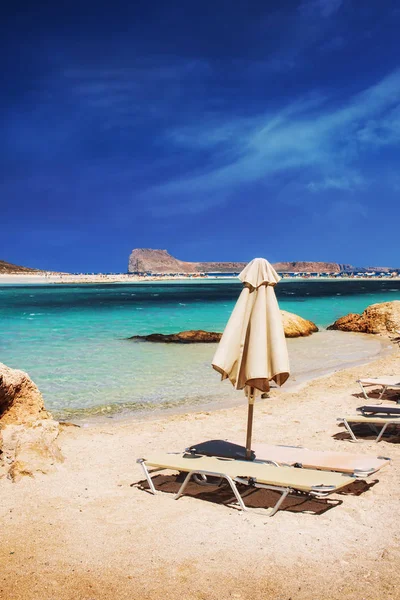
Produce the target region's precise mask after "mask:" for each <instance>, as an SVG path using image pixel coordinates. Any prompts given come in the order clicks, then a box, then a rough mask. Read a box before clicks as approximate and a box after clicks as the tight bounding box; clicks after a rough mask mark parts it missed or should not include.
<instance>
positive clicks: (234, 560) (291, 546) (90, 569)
mask: <svg viewBox="0 0 400 600" xmlns="http://www.w3.org/2000/svg"><path fill="white" fill-rule="evenodd" d="M399 360H400V352H399V351H398V350H397V351H394V352H392V353H391V354H390V355H389V356H385V357H383V358H379V359H378V360H375V361H373V362H370V363H368V364H367V365H363V366H358V367H352V368H349V369H345V370H342V371H338V372H336V373H334V374H332V375H326V376H324V377H321V378H319V379H316V380H313V381H310V382H308V383H307V384H305V385H304V386H303V387H302V388H301V390H299V391H293V390H292V391H287V392H284V393H280V394H277V393H276V392H273V393H272V394H271V397H270V398H269V399H266V400H257V402H256V406H255V422H254V442H255V443H260V442H261V443H273V444H287V445H292V446H294V445H302V446H306V447H309V448H312V449H320V450H336V451H343V452H350V453H351V452H353V453H354V452H357V453H361V454H363V455H365V456H367V455H372V456H376V455H383V456H389V457H391V458H392V464H391V466H390V467H386V468H385V469H383V470H382V471H380V472H379V473H378V474H377V475H376V476H373V477H371V478H370V479H371V480H370V481H369V482H368V483H366V484H363V483H362V482H356V483H355V484H354V486H355V487H354V489H353V491H352V492H348V493H346V492H345V491H344V492H343V493H341V494H339V495H335V496H333V497H332V500H318V501H312V502H310V501H304V499H299V500H296V499H292V500H290V501H289V500H287V501H285V504H284V505H283V506H282V510H280V511H279V512H278V513H277V515H275V516H274V517H273V518H267V517H265V515H264V514H263V512H262V509H261V508H256V509H253V511H248V512H246V513H241V512H240V511H238V510H236V509H235V508H232V507H227V506H226V505H224V504H223V501H222V500H220V499H219V496H218V495H217V496H216V497H214V495H213V494H209V493H207V492H205V493H203V494H202V497H200V498H199V497H195V496H193V495H192V492H190V493H189V494H188V495H186V496H184V497H183V498H181V499H180V500H179V501H178V502H176V501H174V499H173V496H172V495H171V493H166V492H165V491H164V492H160V493H159V494H158V495H157V496H152V495H151V494H148V493H146V492H145V491H143V490H142V489H140V486H139V487H138V486H137V482H138V481H140V480H141V479H143V475H142V474H141V471H140V470H139V466H138V465H136V464H135V460H136V458H138V457H143V456H146V455H148V454H151V453H154V452H155V451H169V452H173V451H179V450H183V449H184V448H185V447H187V446H189V445H191V444H196V443H199V441H202V440H206V439H218V438H219V439H221V438H222V439H224V438H225V439H226V438H228V439H231V440H232V441H236V442H238V443H243V442H244V439H245V429H246V411H247V407H246V404H245V402H243V403H242V404H241V406H236V407H231V408H229V409H228V408H220V409H219V410H215V411H198V412H193V413H190V414H176V415H164V416H162V417H160V418H157V419H151V420H149V419H142V420H130V421H127V422H115V423H113V426H112V427H110V426H109V422H108V423H106V422H103V423H96V424H93V425H91V426H90V427H76V426H75V427H72V426H68V425H64V426H63V431H62V433H61V436H60V438H59V442H60V446H61V450H62V452H63V454H64V457H65V461H64V463H63V464H61V465H60V466H59V467H57V469H56V470H55V472H54V473H52V474H49V475H46V476H44V475H38V476H37V477H36V478H35V479H31V478H24V479H23V480H21V481H20V482H19V483H17V484H13V483H11V482H10V481H7V480H2V484H1V486H0V515H1V517H2V535H3V542H2V544H1V546H0V566H1V570H2V578H1V582H0V595H2V597H4V599H5V600H11V599H12V600H15V599H16V598H24V600H33V599H35V600H36V598H38V597H40V598H41V600H54V598H55V597H57V599H58V600H72V599H73V598H82V599H83V600H89V599H93V598H96V600H111V599H114V598H121V599H122V598H127V599H128V598H134V599H136V598H141V599H143V600H161V599H163V600H164V599H167V600H168V599H170V600H175V598H176V597H179V596H182V597H183V598H185V600H199V599H202V598H207V600H228V599H230V600H231V599H232V598H235V599H240V600H255V599H258V600H259V598H277V599H278V598H292V599H293V600H309V599H310V597H317V598H322V597H329V600H341V599H342V598H344V597H345V598H346V599H347V600H360V598H363V599H364V600H376V598H380V597H382V594H383V595H384V596H385V598H386V599H387V600H389V599H390V600H395V599H396V598H398V589H399V588H398V586H399V584H400V574H399V571H398V568H397V565H398V563H399V560H400V544H399V542H400V524H399V520H398V516H397V515H398V491H397V488H398V486H397V482H398V481H399V478H400V445H399V444H397V443H396V438H395V437H393V436H392V437H388V438H384V439H383V440H382V441H381V442H380V443H379V445H377V444H375V443H374V442H373V441H372V438H371V437H367V438H363V441H362V442H360V443H359V444H354V443H351V442H349V441H348V436H347V435H346V434H345V433H344V432H343V429H341V428H340V427H338V425H337V422H336V419H337V417H341V416H344V415H345V414H348V413H352V412H354V411H355V408H356V407H357V406H359V405H360V404H362V403H363V402H364V401H363V399H361V398H360V390H359V387H358V384H357V383H356V380H357V379H358V378H359V377H360V376H363V377H367V376H370V377H372V376H377V375H385V374H388V375H389V374H394V373H398V369H399ZM389 402H392V401H389ZM397 439H398V438H397ZM167 479H168V478H167ZM196 490H197V488H196ZM272 500H273V501H275V497H274V498H272ZM270 501H271V499H270V495H269V494H268V493H267V492H265V493H264V492H262V491H257V492H255V493H254V494H252V495H251V497H249V499H248V502H249V503H251V504H252V505H253V506H259V504H258V503H259V502H260V506H261V505H265V504H264V503H265V502H267V505H269V504H268V502H270ZM21 506H23V507H24V510H18V509H17V508H18V507H21ZM377 515H379V519H378V520H377ZM381 523H384V524H385V527H384V528H382V527H381V526H380V524H381ZM266 565H268V569H266V568H265V566H266ZM338 573H340V576H336V575H333V574H338ZM71 574H72V575H71Z"/></svg>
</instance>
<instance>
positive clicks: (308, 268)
mask: <svg viewBox="0 0 400 600" xmlns="http://www.w3.org/2000/svg"><path fill="white" fill-rule="evenodd" d="M246 264H247V263H245V262H185V261H182V260H179V259H177V258H175V257H174V256H171V254H169V252H167V250H154V249H152V248H135V249H134V250H132V252H131V255H130V257H129V265H128V272H129V273H160V274H163V273H238V272H240V271H241V270H242V269H244V267H245V266H246ZM348 266H349V265H348ZM274 267H275V269H276V270H277V271H279V273H293V272H294V273H340V272H341V265H339V264H338V263H327V262H300V261H294V262H280V263H275V264H274Z"/></svg>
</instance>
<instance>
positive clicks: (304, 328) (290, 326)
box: [281, 310, 318, 338]
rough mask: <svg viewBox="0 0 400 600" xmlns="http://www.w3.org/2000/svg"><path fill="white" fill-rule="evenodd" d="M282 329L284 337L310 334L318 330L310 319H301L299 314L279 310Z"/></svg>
mask: <svg viewBox="0 0 400 600" xmlns="http://www.w3.org/2000/svg"><path fill="white" fill-rule="evenodd" d="M281 315H282V320H283V329H284V330H285V337H287V338H294V337H302V336H307V335H311V334H312V333H315V332H317V331H318V327H317V326H316V324H315V323H313V322H312V321H308V320H307V319H303V317H299V315H295V314H294V313H291V312H287V311H286V310H281Z"/></svg>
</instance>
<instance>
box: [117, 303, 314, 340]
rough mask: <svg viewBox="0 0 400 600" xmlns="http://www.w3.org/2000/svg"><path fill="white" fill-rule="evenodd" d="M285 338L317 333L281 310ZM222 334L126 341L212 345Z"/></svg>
mask: <svg viewBox="0 0 400 600" xmlns="http://www.w3.org/2000/svg"><path fill="white" fill-rule="evenodd" d="M281 314H282V319H283V328H284V330H285V337H287V338H293V337H302V336H307V335H311V333H315V332H316V331H318V327H317V326H316V325H315V323H313V322H312V321H307V319H303V318H302V317H299V316H298V315H295V314H293V313H290V312H287V311H285V310H281ZM221 336H222V333H217V332H216V331H203V330H201V329H200V330H190V331H180V332H179V333H170V334H163V333H151V334H150V335H134V336H132V337H129V338H128V340H142V341H146V342H164V343H166V344H171V343H172V344H212V343H214V344H215V343H217V342H219V340H220V339H221Z"/></svg>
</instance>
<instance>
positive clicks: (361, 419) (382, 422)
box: [338, 412, 400, 442]
mask: <svg viewBox="0 0 400 600" xmlns="http://www.w3.org/2000/svg"><path fill="white" fill-rule="evenodd" d="M338 421H339V422H341V423H343V425H344V426H345V427H346V429H347V431H348V432H349V434H350V435H351V438H352V439H353V441H354V442H358V440H357V438H356V436H355V435H354V431H353V429H352V428H351V426H350V423H354V424H356V425H357V424H364V425H369V426H370V428H371V429H372V431H374V433H376V435H377V437H376V439H375V442H379V441H380V440H381V439H382V436H383V434H384V433H385V431H386V429H387V428H388V427H389V425H394V426H399V425H400V415H399V414H397V415H395V414H389V415H387V414H377V413H373V412H372V413H369V414H361V415H353V416H350V417H340V418H339V419H338ZM379 426H381V430H380V431H379V430H378V427H379Z"/></svg>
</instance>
